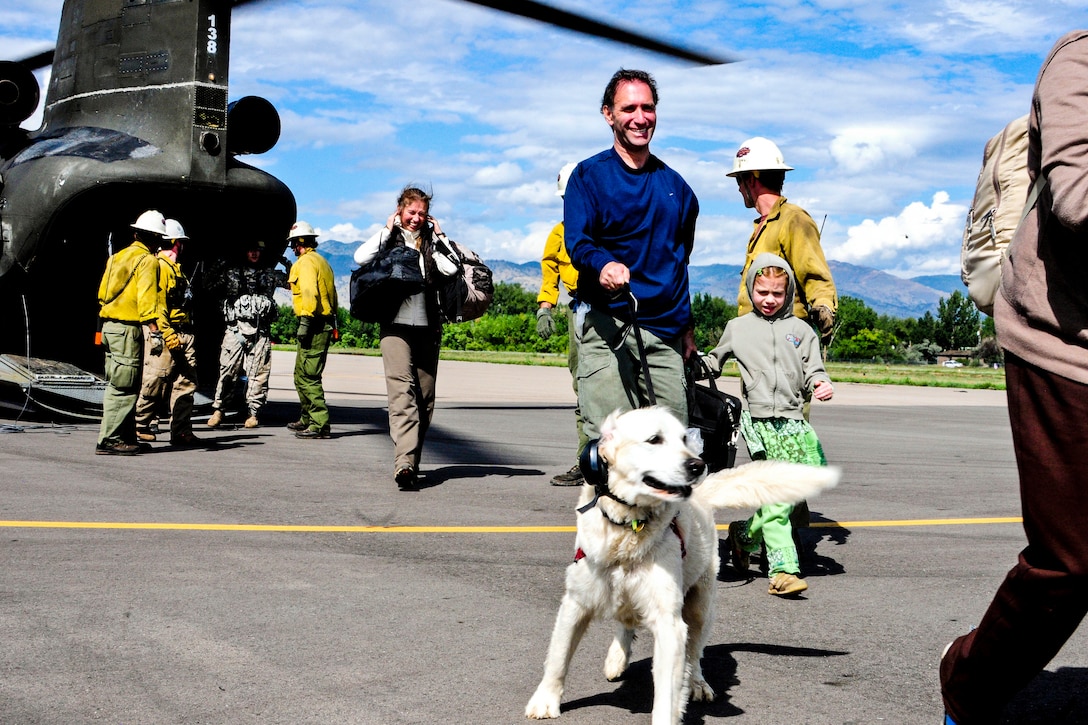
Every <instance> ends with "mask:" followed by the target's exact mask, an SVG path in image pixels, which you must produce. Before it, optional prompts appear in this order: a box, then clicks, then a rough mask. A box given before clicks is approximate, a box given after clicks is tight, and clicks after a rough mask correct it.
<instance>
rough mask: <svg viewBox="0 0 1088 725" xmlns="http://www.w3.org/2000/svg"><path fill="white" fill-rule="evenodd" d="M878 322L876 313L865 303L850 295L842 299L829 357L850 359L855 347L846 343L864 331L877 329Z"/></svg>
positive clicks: (836, 316)
mask: <svg viewBox="0 0 1088 725" xmlns="http://www.w3.org/2000/svg"><path fill="white" fill-rule="evenodd" d="M877 322H878V318H877V314H876V312H874V311H873V310H872V308H870V307H869V306H868V305H867V304H865V303H864V302H863V301H861V300H859V299H858V298H856V297H850V296H849V295H844V296H843V297H840V298H839V309H838V311H837V312H836V313H835V329H834V332H833V334H832V336H831V345H830V346H829V349H828V356H829V357H833V358H835V359H844V358H849V355H850V352H849V351H852V350H853V347H852V346H849V345H845V343H846V342H847V341H849V340H850V339H851V338H853V337H854V336H855V335H857V334H858V333H859V332H861V331H862V330H872V329H875V328H876V326H877Z"/></svg>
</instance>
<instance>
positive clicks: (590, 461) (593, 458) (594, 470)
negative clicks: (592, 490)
mask: <svg viewBox="0 0 1088 725" xmlns="http://www.w3.org/2000/svg"><path fill="white" fill-rule="evenodd" d="M600 441H601V439H600V438H594V439H593V440H591V441H589V442H588V443H586V447H585V448H583V449H582V454H581V455H580V456H578V468H579V469H581V471H582V476H584V477H585V479H586V483H588V484H590V485H591V486H593V487H598V486H604V485H605V484H607V482H608V463H607V462H606V461H605V460H604V459H603V458H601V451H600V448H599V444H600Z"/></svg>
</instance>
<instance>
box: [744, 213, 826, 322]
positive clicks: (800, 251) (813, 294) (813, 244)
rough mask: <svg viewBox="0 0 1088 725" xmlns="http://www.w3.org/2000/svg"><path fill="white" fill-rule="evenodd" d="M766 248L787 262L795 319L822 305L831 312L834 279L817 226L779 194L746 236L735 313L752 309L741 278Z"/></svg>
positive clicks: (747, 311) (805, 316)
mask: <svg viewBox="0 0 1088 725" xmlns="http://www.w3.org/2000/svg"><path fill="white" fill-rule="evenodd" d="M764 252H769V253H771V254H776V255H778V256H779V257H782V259H784V260H786V261H787V262H789V264H790V266H791V267H792V268H793V273H794V277H795V279H796V280H797V295H796V297H795V298H794V301H793V314H794V316H796V317H797V318H798V319H801V320H807V319H808V317H809V315H808V308H809V307H816V306H823V307H827V308H828V309H829V310H831V312H832V313H834V312H835V311H836V310H837V309H838V307H839V298H838V295H837V294H836V292H835V282H834V281H833V280H832V279H831V269H830V268H829V267H828V266H827V260H826V259H824V250H823V248H822V247H821V246H820V230H819V229H818V228H817V227H816V222H814V221H813V220H812V217H811V216H809V214H808V212H806V211H805V210H804V209H802V208H801V207H799V206H797V205H796V204H790V203H788V202H787V201H786V197H784V196H781V197H779V198H778V201H777V202H775V205H774V206H773V207H771V211H770V212H769V213H768V214H767V221H766V222H765V223H764V224H763V226H762V228H761V227H760V223H759V219H756V220H755V230H754V231H753V232H752V236H751V238H750V239H749V240H748V253H747V255H745V258H744V269H743V270H741V275H740V279H741V282H740V292H739V293H738V294H737V316H738V317H739V316H740V315H744V314H747V313H749V312H751V311H752V302H751V300H750V299H749V298H748V289H747V288H746V287H745V283H744V280H745V279H747V276H748V268H749V267H750V266H751V265H752V260H753V259H755V258H756V257H757V256H758V255H760V254H762V253H764Z"/></svg>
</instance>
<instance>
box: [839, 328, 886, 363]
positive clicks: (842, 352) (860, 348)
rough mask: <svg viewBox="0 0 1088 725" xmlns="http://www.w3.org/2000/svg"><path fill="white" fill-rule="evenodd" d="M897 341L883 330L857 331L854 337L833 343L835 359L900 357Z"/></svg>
mask: <svg viewBox="0 0 1088 725" xmlns="http://www.w3.org/2000/svg"><path fill="white" fill-rule="evenodd" d="M898 347H899V341H898V340H896V339H895V336H893V335H892V334H891V333H890V332H887V331H885V330H870V329H864V330H859V331H858V333H857V334H856V335H854V336H853V337H851V338H849V339H847V340H839V341H836V343H835V348H836V351H837V357H839V358H842V359H846V360H873V359H879V360H887V359H889V358H894V357H902V354H901V353H898V352H897V350H898Z"/></svg>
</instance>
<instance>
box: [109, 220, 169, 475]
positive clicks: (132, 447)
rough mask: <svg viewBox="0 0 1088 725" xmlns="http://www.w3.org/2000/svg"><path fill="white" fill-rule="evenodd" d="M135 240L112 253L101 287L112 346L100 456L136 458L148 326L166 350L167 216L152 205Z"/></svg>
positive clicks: (137, 226) (135, 226)
mask: <svg viewBox="0 0 1088 725" xmlns="http://www.w3.org/2000/svg"><path fill="white" fill-rule="evenodd" d="M131 226H132V229H133V230H134V232H133V235H134V239H133V241H132V244H130V245H128V246H127V247H125V248H124V249H122V250H121V251H119V252H117V253H116V254H114V255H112V256H111V257H110V258H109V260H108V261H107V262H106V271H105V273H104V274H103V275H102V281H101V282H100V283H99V285H98V304H99V305H100V306H101V310H100V311H99V313H98V314H99V317H100V318H101V319H102V345H103V347H104V348H105V350H106V382H107V385H106V392H105V395H104V397H103V400H102V424H101V426H100V427H99V430H98V445H97V446H96V447H95V453H96V454H98V455H121V456H131V455H133V454H136V453H139V452H140V447H139V445H137V443H136V416H135V411H136V399H137V396H138V395H139V393H140V382H141V372H140V371H141V365H142V362H143V351H144V345H143V343H144V340H143V328H142V327H141V325H147V330H148V333H149V335H150V336H151V337H152V338H153V339H154V341H155V348H154V349H157V350H158V352H160V353H161V352H162V345H163V342H162V337H161V335H160V334H159V328H158V322H157V318H158V278H159V275H158V271H159V265H158V263H157V262H156V260H155V256H154V254H153V252H154V251H155V250H157V249H158V248H159V245H160V244H162V240H163V237H164V236H165V234H166V220H165V219H164V218H163V215H162V214H160V213H159V212H157V211H155V210H154V209H149V210H148V211H145V212H144V213H143V214H141V215H140V216H139V218H137V219H136V221H135V222H134V223H133V224H132V225H131Z"/></svg>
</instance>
